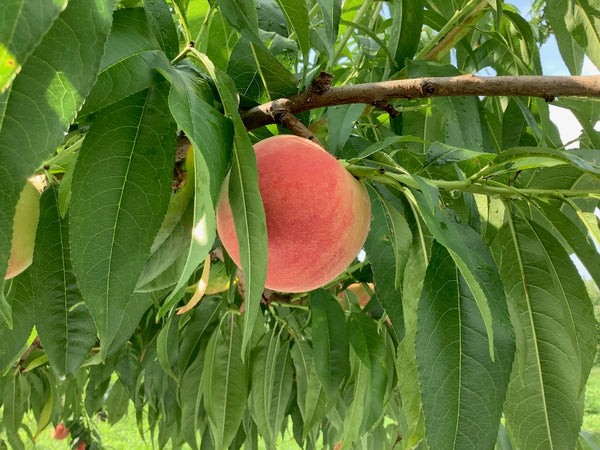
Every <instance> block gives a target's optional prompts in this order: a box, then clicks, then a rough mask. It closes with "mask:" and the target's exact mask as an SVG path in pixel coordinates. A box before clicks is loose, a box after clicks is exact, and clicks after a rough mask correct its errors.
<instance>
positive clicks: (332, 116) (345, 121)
mask: <svg viewBox="0 0 600 450" xmlns="http://www.w3.org/2000/svg"><path fill="white" fill-rule="evenodd" d="M364 110H365V105H363V104H360V103H355V104H350V105H338V106H330V107H329V108H327V121H328V122H329V152H330V153H332V154H334V155H340V154H341V151H342V149H343V148H344V145H346V142H347V141H348V138H349V137H350V134H351V131H352V128H353V127H354V122H355V121H356V120H358V118H359V117H360V115H361V114H362V113H363V111H364Z"/></svg>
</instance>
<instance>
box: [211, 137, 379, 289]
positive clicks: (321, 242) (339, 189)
mask: <svg viewBox="0 0 600 450" xmlns="http://www.w3.org/2000/svg"><path fill="white" fill-rule="evenodd" d="M254 151H255V153H256V163H257V166H258V184H259V190H260V194H261V197H262V200H263V204H264V208H265V215H266V221H267V239H268V258H269V259H268V264H267V280H266V284H265V286H266V287H267V288H269V289H272V290H274V291H281V292H306V291H310V290H313V289H316V288H318V287H320V286H323V285H325V284H327V283H328V282H330V281H332V280H333V279H335V278H336V277H337V276H338V275H340V274H341V273H342V272H343V271H344V269H346V268H347V267H348V265H349V264H350V263H351V262H352V260H353V259H354V258H355V257H356V255H357V254H358V252H359V251H360V249H361V248H362V246H363V244H364V242H365V239H366V237H367V234H368V232H369V224H370V221H371V205H370V203H369V196H368V194H367V190H366V189H365V186H364V185H363V184H362V183H361V182H360V181H359V180H357V179H355V178H354V177H353V176H352V175H351V174H350V173H349V172H348V171H347V170H346V169H345V168H344V167H343V166H342V165H341V164H340V162H339V161H337V160H336V159H335V157H334V156H333V155H331V154H330V153H328V152H326V151H325V150H324V149H323V148H321V147H320V146H318V145H317V144H315V143H313V142H311V141H309V140H308V139H304V138H301V137H298V136H291V135H280V136H274V137H270V138H267V139H265V140H263V141H260V142H258V143H257V144H256V145H255V146H254ZM217 231H218V233H219V237H220V238H221V241H222V242H223V246H224V247H225V249H226V250H227V252H228V253H229V255H230V256H231V258H232V259H233V260H234V261H235V262H236V264H237V265H238V266H239V265H240V255H239V248H238V242H237V235H236V232H235V227H234V224H233V217H232V212H231V207H230V204H229V188H228V181H227V180H226V181H225V183H224V184H223V187H222V189H221V194H220V197H219V202H218V205H217Z"/></svg>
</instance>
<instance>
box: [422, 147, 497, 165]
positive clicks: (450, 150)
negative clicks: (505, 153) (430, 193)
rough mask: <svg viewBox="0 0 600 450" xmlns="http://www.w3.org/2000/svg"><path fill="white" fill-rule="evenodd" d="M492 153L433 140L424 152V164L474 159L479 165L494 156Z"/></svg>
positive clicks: (450, 162)
mask: <svg viewBox="0 0 600 450" xmlns="http://www.w3.org/2000/svg"><path fill="white" fill-rule="evenodd" d="M495 156H496V155H495V154H494V153H486V152H476V151H473V150H469V149H467V148H459V147H453V146H451V145H446V144H444V143H442V142H434V143H433V144H431V145H430V146H429V148H428V149H427V153H426V154H425V164H426V166H438V165H439V166H442V165H445V164H452V163H455V162H460V161H468V160H471V159H476V160H477V161H478V162H479V163H480V164H481V165H484V164H487V163H488V162H490V161H492V160H493V159H494V158H495Z"/></svg>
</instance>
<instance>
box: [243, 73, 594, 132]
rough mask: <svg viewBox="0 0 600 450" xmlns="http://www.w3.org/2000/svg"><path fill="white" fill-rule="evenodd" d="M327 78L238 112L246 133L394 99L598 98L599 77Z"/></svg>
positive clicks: (326, 75)
mask: <svg viewBox="0 0 600 450" xmlns="http://www.w3.org/2000/svg"><path fill="white" fill-rule="evenodd" d="M331 79H332V76H331V75H329V74H326V73H324V72H321V74H320V75H319V76H317V77H316V78H315V79H314V80H313V82H312V83H311V84H310V86H309V87H308V88H307V89H305V90H304V91H303V92H301V93H299V94H298V95H295V96H292V97H289V98H281V99H278V100H273V101H272V102H269V103H264V104H262V105H259V106H255V107H254V108H251V109H249V110H246V111H244V112H242V119H243V120H244V124H245V125H246V128H247V129H248V130H253V129H255V128H259V127H262V126H264V125H269V124H272V123H280V118H281V117H284V116H285V114H287V113H291V114H298V113H301V112H304V111H308V110H311V109H315V108H322V107H326V106H334V105H343V104H349V103H365V104H369V105H375V106H378V105H383V104H385V103H386V102H387V100H391V99H395V98H427V97H449V96H480V95H481V96H515V95H517V96H527V97H541V98H543V99H545V100H546V101H553V100H554V99H555V98H556V97H574V96H575V97H600V76H542V75H538V76H536V75H531V76H497V77H479V76H474V75H461V76H457V77H439V78H435V77H429V78H411V79H404V80H389V81H381V82H377V83H364V84H355V85H350V86H341V87H331Z"/></svg>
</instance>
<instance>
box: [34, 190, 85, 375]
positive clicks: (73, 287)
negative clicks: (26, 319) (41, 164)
mask: <svg viewBox="0 0 600 450" xmlns="http://www.w3.org/2000/svg"><path fill="white" fill-rule="evenodd" d="M68 220H69V219H68V217H66V218H62V217H61V215H60V209H59V206H58V186H50V187H49V188H48V189H46V191H44V193H43V195H42V198H41V202H40V221H39V226H38V230H37V233H36V238H35V251H34V255H33V263H32V265H31V279H32V285H33V299H34V305H35V306H34V312H35V326H36V329H37V331H38V334H39V336H40V340H41V342H42V345H43V347H44V351H45V352H46V354H47V355H48V360H49V361H50V365H51V367H52V369H53V370H54V371H55V372H56V374H57V375H58V376H67V375H73V374H75V373H76V372H77V371H78V370H79V367H80V366H81V364H82V363H83V361H84V360H85V358H86V357H87V356H88V355H89V352H90V350H91V348H92V346H93V345H94V343H95V342H96V327H95V326H94V321H93V320H92V316H91V315H90V313H89V311H88V309H87V307H86V306H85V305H84V304H83V297H82V295H81V291H80V290H79V286H78V285H77V280H76V279H75V274H74V273H73V267H72V265H71V255H70V248H69V222H68Z"/></svg>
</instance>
